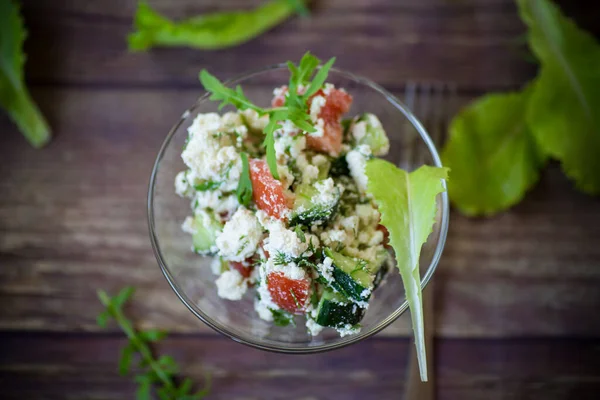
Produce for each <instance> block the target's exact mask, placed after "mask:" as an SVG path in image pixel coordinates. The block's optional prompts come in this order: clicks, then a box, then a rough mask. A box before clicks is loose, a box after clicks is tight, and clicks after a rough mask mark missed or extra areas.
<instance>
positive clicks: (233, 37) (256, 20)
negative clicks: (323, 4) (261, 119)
mask: <svg viewBox="0 0 600 400" xmlns="http://www.w3.org/2000/svg"><path fill="white" fill-rule="evenodd" d="M299 4H300V5H301V2H300V1H299V0H295V1H291V0H272V1H269V2H267V3H265V4H263V5H261V6H259V7H256V8H255V9H253V10H249V11H232V12H221V13H214V14H207V15H200V16H197V17H193V18H190V19H187V20H184V21H181V22H174V21H171V20H170V19H167V18H165V17H164V16H162V15H160V14H159V13H157V12H156V11H154V10H153V9H152V8H151V7H150V6H149V5H148V4H147V3H146V2H144V1H140V2H139V4H138V8H137V11H136V14H135V19H134V26H135V28H136V29H137V31H136V32H134V33H131V34H130V35H129V37H128V42H129V50H131V51H144V50H147V49H149V48H151V47H155V46H169V47H173V46H189V47H193V48H197V49H203V50H213V49H221V48H226V47H231V46H236V45H238V44H241V43H244V42H247V41H249V40H251V39H253V38H255V37H257V36H259V35H260V34H262V33H263V32H265V31H267V30H269V29H271V28H273V27H274V26H276V25H278V24H279V23H281V22H283V21H284V20H285V19H287V18H288V17H289V16H290V15H292V14H293V13H295V12H299V11H300V12H305V10H306V8H305V7H301V8H300V7H299Z"/></svg>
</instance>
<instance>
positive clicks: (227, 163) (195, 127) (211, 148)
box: [181, 113, 242, 190]
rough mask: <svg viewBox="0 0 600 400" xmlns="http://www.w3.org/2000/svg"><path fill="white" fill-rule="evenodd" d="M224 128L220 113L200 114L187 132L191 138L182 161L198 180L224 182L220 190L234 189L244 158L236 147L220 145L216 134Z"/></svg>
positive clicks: (182, 154)
mask: <svg viewBox="0 0 600 400" xmlns="http://www.w3.org/2000/svg"><path fill="white" fill-rule="evenodd" d="M221 128H222V126H221V119H220V117H219V115H218V114H215V113H210V114H200V115H198V116H197V117H196V119H194V122H193V123H192V125H191V126H190V127H189V129H188V132H189V135H190V139H189V141H188V144H187V146H186V148H185V150H183V152H182V153H181V158H182V159H183V162H184V163H185V164H186V165H187V166H188V167H189V168H190V170H191V171H192V173H193V175H194V177H195V178H197V179H199V180H204V181H213V182H223V187H221V188H220V189H221V190H234V189H235V188H236V187H237V182H238V181H239V178H240V173H241V168H242V164H241V158H240V155H239V153H238V152H237V150H236V148H235V147H233V146H222V145H221V143H219V140H218V138H217V137H215V135H217V134H218V133H219V132H220V129H221ZM188 180H189V177H188Z"/></svg>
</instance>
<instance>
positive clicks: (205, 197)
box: [192, 190, 239, 215]
mask: <svg viewBox="0 0 600 400" xmlns="http://www.w3.org/2000/svg"><path fill="white" fill-rule="evenodd" d="M192 204H193V208H194V211H195V212H198V211H199V210H203V209H207V208H209V209H211V210H213V211H214V212H215V213H217V214H221V213H226V214H228V215H229V214H233V213H234V212H235V211H236V210H237V208H238V206H239V203H238V201H237V196H236V195H235V193H233V194H229V195H223V194H222V193H221V192H220V191H218V190H217V191H211V190H207V191H204V192H196V195H195V196H194V200H193V201H192Z"/></svg>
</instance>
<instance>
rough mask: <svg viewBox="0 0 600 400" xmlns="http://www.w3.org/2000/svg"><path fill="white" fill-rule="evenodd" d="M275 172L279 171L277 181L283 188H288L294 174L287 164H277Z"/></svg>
mask: <svg viewBox="0 0 600 400" xmlns="http://www.w3.org/2000/svg"><path fill="white" fill-rule="evenodd" d="M277 172H278V173H279V182H281V185H282V186H283V188H284V189H287V188H289V187H290V186H291V185H292V183H294V179H295V178H294V175H293V174H292V172H291V171H290V169H289V168H288V167H287V165H281V164H277Z"/></svg>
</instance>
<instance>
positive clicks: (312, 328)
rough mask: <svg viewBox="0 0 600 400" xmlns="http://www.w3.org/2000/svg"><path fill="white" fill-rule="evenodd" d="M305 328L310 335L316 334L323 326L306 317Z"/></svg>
mask: <svg viewBox="0 0 600 400" xmlns="http://www.w3.org/2000/svg"><path fill="white" fill-rule="evenodd" d="M306 329H307V330H308V333H310V334H311V335H312V336H317V335H318V334H319V333H321V331H322V330H323V326H321V325H319V324H317V323H316V322H315V321H314V320H313V319H312V318H306Z"/></svg>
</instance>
